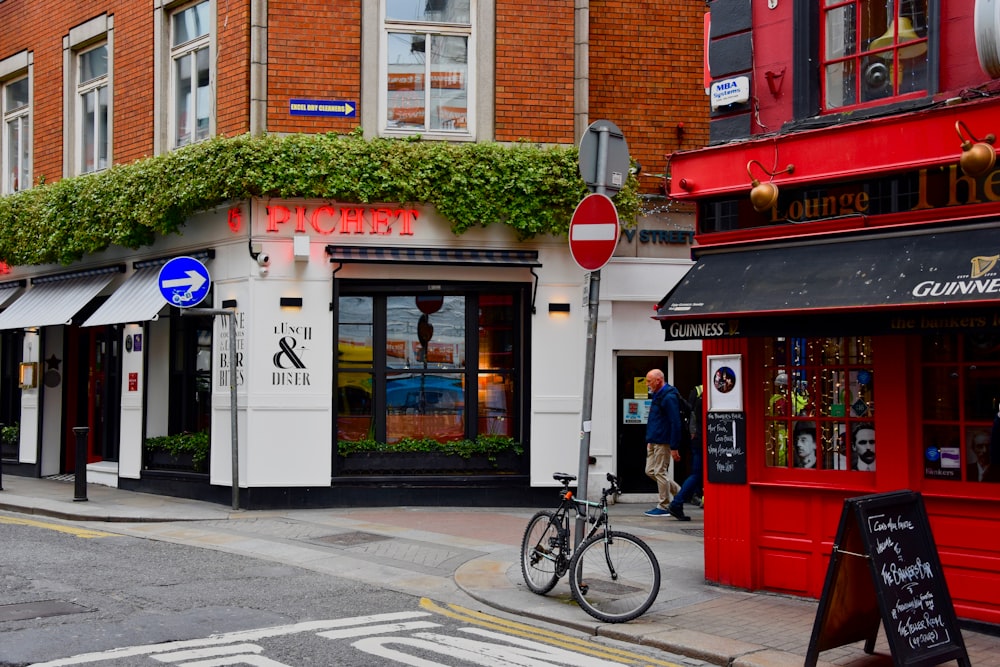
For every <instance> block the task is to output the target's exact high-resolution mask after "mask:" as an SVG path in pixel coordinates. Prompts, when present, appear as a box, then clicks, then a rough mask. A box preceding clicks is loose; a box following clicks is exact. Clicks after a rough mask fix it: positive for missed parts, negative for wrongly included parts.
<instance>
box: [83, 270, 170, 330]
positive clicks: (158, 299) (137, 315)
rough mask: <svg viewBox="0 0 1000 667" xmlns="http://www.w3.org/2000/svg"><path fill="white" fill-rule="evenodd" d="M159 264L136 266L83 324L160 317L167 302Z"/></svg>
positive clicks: (116, 322) (120, 322)
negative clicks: (162, 289)
mask: <svg viewBox="0 0 1000 667" xmlns="http://www.w3.org/2000/svg"><path fill="white" fill-rule="evenodd" d="M160 268H161V267H160V266H159V265H156V266H147V267H145V268H142V269H137V270H136V272H135V273H133V274H132V275H131V276H129V278H128V280H126V281H125V282H124V283H122V285H121V287H119V288H118V289H117V290H115V293H114V294H112V295H111V296H110V297H108V300H107V301H105V302H104V303H102V304H101V307H100V308H98V309H97V310H96V311H94V314H93V315H91V316H90V317H89V318H87V321H86V322H84V323H83V324H82V325H80V326H84V327H97V326H102V325H105V324H123V323H125V322H146V321H148V320H155V319H156V318H158V317H159V315H160V311H161V310H163V308H165V307H166V305H167V302H166V300H164V298H163V294H162V293H160V286H159V280H158V279H159V275H160Z"/></svg>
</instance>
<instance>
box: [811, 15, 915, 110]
mask: <svg viewBox="0 0 1000 667" xmlns="http://www.w3.org/2000/svg"><path fill="white" fill-rule="evenodd" d="M928 4H929V2H928V0H824V2H823V7H822V10H821V22H822V30H821V31H820V32H821V35H822V37H821V53H822V57H821V60H822V63H821V78H822V90H823V109H824V110H827V111H830V110H840V109H843V108H845V107H855V106H865V105H874V104H885V103H886V102H887V101H897V100H901V99H906V98H908V97H921V96H924V95H926V94H927V93H928V89H929V87H930V86H929V79H928V76H929V74H928V73H929V67H928V64H929V59H928V54H929V52H930V49H929V48H928V47H929V35H928Z"/></svg>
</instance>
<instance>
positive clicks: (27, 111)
mask: <svg viewBox="0 0 1000 667" xmlns="http://www.w3.org/2000/svg"><path fill="white" fill-rule="evenodd" d="M29 81H30V79H29V78H28V77H27V76H21V77H20V78H16V79H11V80H8V81H0V107H2V108H0V113H2V116H3V135H2V136H0V150H2V161H3V177H2V179H0V185H2V193H3V194H10V193H13V192H19V191H21V190H26V189H28V188H30V187H31V97H30V94H31V89H30V84H29Z"/></svg>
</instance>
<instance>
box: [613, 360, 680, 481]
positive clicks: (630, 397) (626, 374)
mask: <svg viewBox="0 0 1000 667" xmlns="http://www.w3.org/2000/svg"><path fill="white" fill-rule="evenodd" d="M668 363H669V362H668V358H667V357H666V356H657V357H646V356H636V357H632V356H629V357H625V356H619V357H618V371H617V383H616V386H617V391H616V392H615V401H616V403H617V406H618V410H617V413H618V417H617V420H616V423H617V425H618V428H617V431H618V452H617V455H618V456H617V460H618V466H617V468H618V469H617V471H616V474H617V475H618V481H619V483H620V484H621V489H622V493H656V483H655V482H654V481H653V480H651V479H650V478H648V477H646V472H645V470H646V421H645V419H643V418H641V413H635V412H632V413H631V414H630V413H629V408H630V407H635V406H636V405H637V404H636V401H643V400H645V399H646V394H645V393H643V392H644V391H645V390H644V389H642V388H641V387H644V386H645V380H646V373H647V372H649V369H651V368H659V369H661V370H662V371H663V372H664V373H666V372H667V367H668ZM640 381H642V382H640ZM639 407H640V408H641V406H639Z"/></svg>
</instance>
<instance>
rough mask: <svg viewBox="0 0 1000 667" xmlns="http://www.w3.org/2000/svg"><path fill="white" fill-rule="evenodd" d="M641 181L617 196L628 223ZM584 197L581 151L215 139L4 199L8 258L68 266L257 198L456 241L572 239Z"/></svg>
mask: <svg viewBox="0 0 1000 667" xmlns="http://www.w3.org/2000/svg"><path fill="white" fill-rule="evenodd" d="M637 188H638V182H637V181H636V179H635V177H630V178H629V179H628V182H627V183H626V186H625V187H624V188H623V189H622V190H621V191H620V192H619V193H618V194H617V195H616V197H615V204H616V206H617V207H618V212H619V217H620V219H621V220H622V223H623V224H624V225H627V226H631V225H632V224H634V221H635V217H636V215H637V214H638V212H639V196H638V190H637ZM586 194H587V187H586V184H585V183H584V182H583V180H582V179H581V177H580V174H579V167H578V151H577V149H576V148H575V147H549V148H545V147H540V146H538V145H536V144H529V143H518V144H512V145H510V144H497V143H447V142H432V141H421V140H419V139H372V140H366V139H365V138H364V137H363V136H362V133H361V132H360V130H359V131H355V132H354V133H352V134H349V135H338V134H332V133H331V134H295V135H288V136H274V135H263V136H251V135H241V136H238V137H230V138H227V137H216V138H213V139H210V140H208V141H204V142H201V143H198V144H194V145H191V146H187V147H184V148H181V149H178V150H175V151H171V152H170V153H166V154H164V155H159V156H156V157H150V158H144V159H141V160H137V161H135V162H131V163H128V164H120V165H115V166H114V167H112V168H110V169H107V170H105V171H102V172H100V173H97V174H88V175H84V176H77V177H73V178H65V179H62V180H60V181H57V182H55V183H50V184H42V185H39V186H37V187H34V188H31V189H30V190H25V191H22V192H19V193H16V194H13V195H9V196H7V197H0V259H2V260H4V261H6V262H7V263H9V264H12V265H22V266H26V265H37V264H48V263H61V264H70V263H72V262H74V261H77V260H79V259H81V258H82V257H84V256H85V255H88V254H91V253H95V252H100V251H101V250H104V249H106V248H108V247H109V246H112V245H116V246H122V247H125V248H132V249H136V248H140V247H143V246H146V245H149V244H151V243H152V242H153V240H154V238H155V237H156V236H157V235H161V236H167V235H171V234H178V233H181V231H182V229H181V228H182V227H183V225H184V224H185V221H186V220H187V219H188V217H190V216H191V215H192V214H194V213H196V212H198V211H204V210H208V209H211V208H213V207H215V206H218V205H220V204H223V203H225V202H227V201H233V200H243V199H249V198H251V197H277V198H298V197H301V198H306V199H328V200H333V201H339V202H349V203H361V204H363V203H373V202H398V203H402V204H432V205H434V206H435V207H436V208H437V210H438V211H439V212H440V213H441V215H443V216H444V217H445V218H446V219H447V220H448V221H449V222H450V224H451V229H452V231H453V232H454V233H455V234H456V235H460V234H462V233H463V232H465V231H467V230H469V229H471V228H473V227H486V226H488V225H492V224H503V225H508V226H510V227H511V228H513V229H514V230H515V231H516V233H517V237H518V238H519V239H521V240H524V239H529V238H532V237H534V236H536V235H539V234H553V235H556V236H559V235H565V234H566V232H567V230H568V229H569V222H570V219H571V218H572V215H573V210H574V209H575V207H576V205H577V204H578V203H579V202H580V200H581V199H582V198H583V197H584V196H585V195H586Z"/></svg>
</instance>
